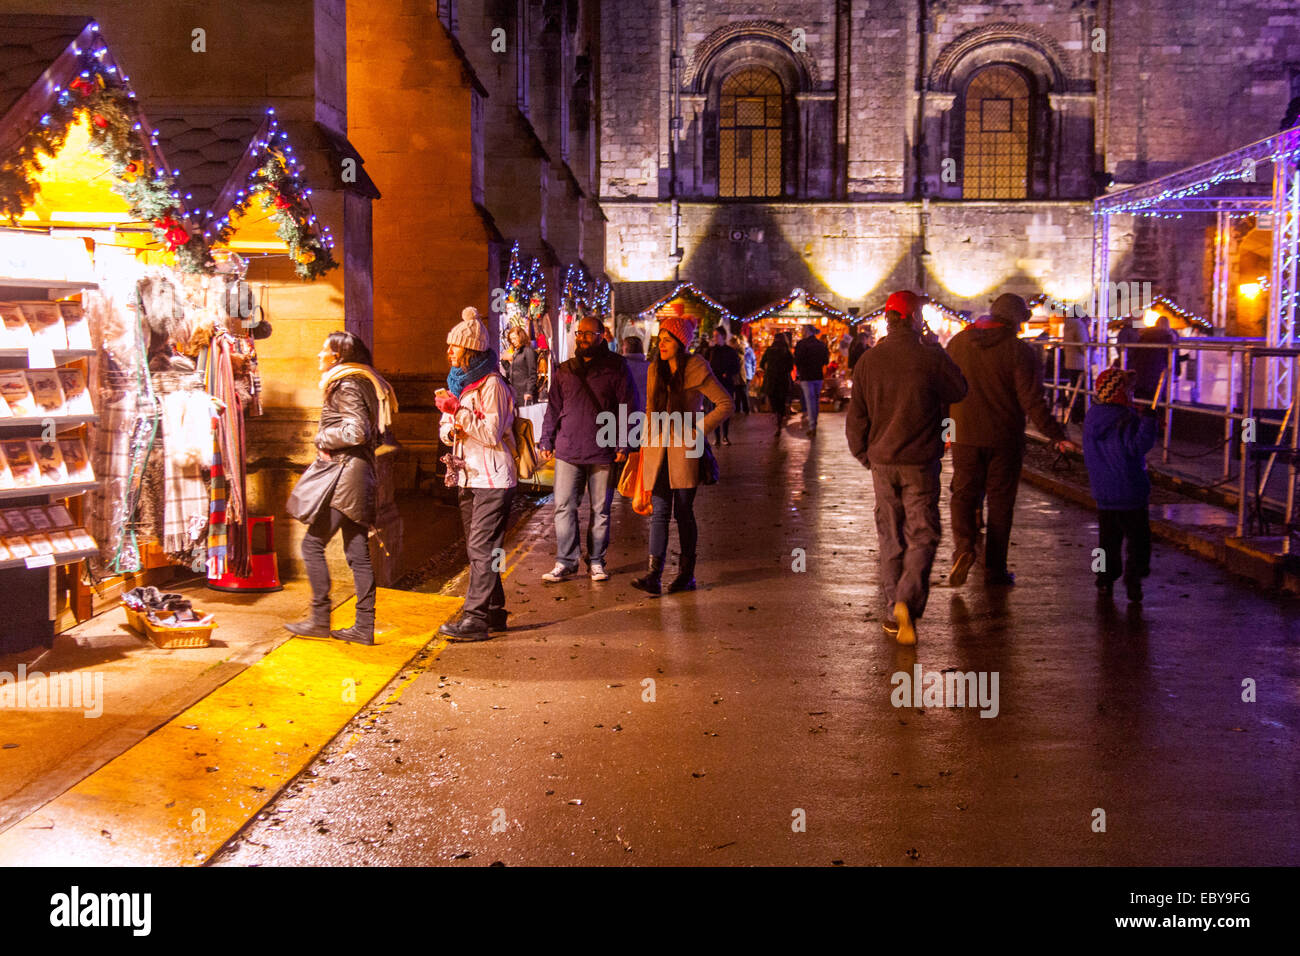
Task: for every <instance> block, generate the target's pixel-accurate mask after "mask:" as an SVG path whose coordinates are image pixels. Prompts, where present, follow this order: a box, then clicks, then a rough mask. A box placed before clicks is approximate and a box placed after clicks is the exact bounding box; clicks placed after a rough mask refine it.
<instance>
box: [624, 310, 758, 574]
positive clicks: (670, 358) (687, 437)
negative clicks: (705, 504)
mask: <svg viewBox="0 0 1300 956" xmlns="http://www.w3.org/2000/svg"><path fill="white" fill-rule="evenodd" d="M694 338H695V324H694V323H693V322H691V321H690V320H689V319H685V318H680V317H678V316H672V317H670V318H667V319H664V320H663V321H661V322H660V323H659V345H658V352H659V354H658V357H657V358H656V359H655V360H654V361H653V362H651V363H650V370H649V374H648V376H647V380H646V421H645V426H644V428H645V431H644V434H645V438H644V440H643V442H642V446H641V480H642V482H643V483H644V485H645V487H647V488H650V489H652V500H653V503H654V512H653V514H652V515H651V517H650V564H649V570H648V571H647V573H646V574H645V576H644V577H640V578H635V579H633V581H632V586H633V587H636V588H640V589H641V590H642V591H648V592H649V593H651V594H658V593H660V590H661V589H662V585H661V583H660V582H661V579H662V577H663V571H664V559H665V558H666V557H667V556H668V522H669V520H670V519H671V518H672V517H674V515H675V516H676V518H677V538H678V543H679V544H680V547H681V562H680V565H679V567H678V572H677V577H675V578H673V580H672V581H671V582H670V583H669V585H668V590H669V592H670V593H671V592H673V591H690V590H694V588H695V549H696V543H697V542H698V540H699V531H698V529H697V528H696V524H695V489H696V488H697V487H698V486H699V483H700V464H701V462H702V461H703V455H704V451H705V449H706V448H707V447H708V435H709V433H710V432H711V431H713V430H714V429H715V428H717V427H718V426H719V425H720V424H721V423H722V422H723V421H725V420H726V419H727V418H729V417H731V411H732V407H733V406H732V401H731V395H730V394H728V392H727V390H726V389H725V388H723V386H722V383H720V382H719V381H718V380H717V379H716V378H715V377H714V375H713V370H712V369H710V368H709V363H708V362H707V361H705V360H704V359H703V358H701V357H700V356H698V355H689V354H688V353H687V351H686V343H687V342H691V341H693V340H694ZM702 397H703V398H708V400H709V401H711V402H713V404H714V408H713V410H712V411H711V412H709V414H708V415H702V414H701V413H700V404H701V398H702ZM665 423H666V426H665Z"/></svg>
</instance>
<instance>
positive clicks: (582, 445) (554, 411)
mask: <svg viewBox="0 0 1300 956" xmlns="http://www.w3.org/2000/svg"><path fill="white" fill-rule="evenodd" d="M584 379H585V380H586V384H583V381H584ZM620 406H621V407H622V409H623V413H622V416H621V417H622V418H623V419H624V420H625V421H626V420H627V419H628V416H630V415H631V414H632V413H633V412H635V411H637V410H638V407H639V406H638V395H637V387H636V382H634V381H633V380H632V372H631V370H630V369H629V368H628V365H627V360H626V359H625V358H623V356H621V355H615V354H614V353H613V352H611V351H609V349H603V348H601V349H596V351H595V353H594V354H593V355H592V357H591V358H590V359H589V360H588V361H587V362H586V363H585V364H584V363H583V362H582V360H581V359H579V358H578V357H577V356H576V355H575V356H574V357H573V358H571V359H569V360H568V361H567V362H565V363H563V364H562V365H560V366H559V367H558V368H557V369H556V370H555V374H554V375H553V376H551V389H550V392H549V395H548V399H547V406H546V418H545V419H544V420H543V422H542V436H541V438H539V439H538V441H537V445H538V447H539V448H543V449H546V450H547V451H554V452H555V457H556V458H558V459H559V460H560V461H567V462H568V463H569V464H571V465H607V464H610V463H612V462H613V461H614V456H615V455H616V454H617V453H618V452H620V451H627V450H628V449H627V447H626V446H621V447H620V446H619V445H618V443H617V441H612V442H605V443H603V444H602V443H601V442H598V441H597V438H598V437H599V436H600V434H601V429H602V423H603V422H605V421H607V420H608V416H606V417H605V418H604V419H598V416H599V415H600V414H601V413H602V412H608V413H611V414H612V415H613V416H614V419H615V424H614V431H613V435H615V436H617V435H618V424H617V420H618V419H619V417H620V416H619V408H620ZM630 428H631V426H630V425H629V426H628V430H630ZM605 434H606V435H608V434H610V429H609V427H608V426H605Z"/></svg>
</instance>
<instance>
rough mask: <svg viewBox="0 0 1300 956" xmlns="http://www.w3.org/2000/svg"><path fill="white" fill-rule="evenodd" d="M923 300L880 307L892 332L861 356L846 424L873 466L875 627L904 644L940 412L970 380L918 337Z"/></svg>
mask: <svg viewBox="0 0 1300 956" xmlns="http://www.w3.org/2000/svg"><path fill="white" fill-rule="evenodd" d="M920 305H921V303H920V300H919V299H918V298H917V297H916V295H915V294H914V293H912V292H906V291H904V292H895V293H894V294H893V295H891V296H890V297H889V300H888V301H887V302H886V303H885V319H886V321H887V322H888V324H889V332H888V334H887V335H886V336H885V337H884V338H883V339H881V340H880V343H879V344H878V345H876V346H875V347H874V348H872V349H871V350H869V351H868V352H866V353H864V354H863V355H862V357H861V358H859V359H858V364H857V366H856V367H855V368H854V370H853V395H852V398H851V399H850V400H849V412H848V416H847V419H846V421H845V426H844V430H845V436H846V437H847V438H848V442H849V451H851V452H852V453H853V457H854V458H856V459H858V461H860V462H862V464H863V465H865V466H866V467H868V468H870V469H871V481H872V485H873V487H874V488H875V493H876V535H877V537H878V539H879V547H880V589H881V592H882V596H883V597H884V605H885V608H886V614H885V620H882V625H881V626H882V627H883V628H884V630H885V633H886V634H889V635H891V636H893V637H895V638H896V639H897V640H898V643H900V644H915V643H916V625H915V622H916V621H917V620H918V619H919V618H920V617H921V615H922V614H923V613H924V611H925V605H926V601H927V600H928V599H929V596H930V569H931V568H932V567H933V566H934V556H935V553H936V552H937V551H938V549H939V535H940V528H939V465H940V460H941V459H942V458H943V440H942V438H941V434H942V431H943V418H944V416H945V415H946V414H947V408H948V406H949V405H950V404H951V403H953V402H955V401H959V400H960V399H961V398H962V397H963V396H964V395H965V394H966V380H965V379H964V378H963V377H962V374H961V371H960V370H959V369H958V368H957V366H956V365H954V364H953V362H952V360H951V359H949V358H948V356H947V354H946V353H945V352H944V350H943V349H942V348H940V347H939V346H938V345H927V344H925V343H923V342H922V341H921V322H920V315H919V313H920ZM889 617H892V618H893V622H892V623H891V622H889V621H888V618H889Z"/></svg>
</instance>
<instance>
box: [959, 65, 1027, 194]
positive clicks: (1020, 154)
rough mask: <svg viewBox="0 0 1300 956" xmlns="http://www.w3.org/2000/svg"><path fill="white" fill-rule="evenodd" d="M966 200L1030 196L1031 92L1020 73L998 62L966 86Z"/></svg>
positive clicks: (982, 71)
mask: <svg viewBox="0 0 1300 956" xmlns="http://www.w3.org/2000/svg"><path fill="white" fill-rule="evenodd" d="M965 113H966V116H965V124H964V125H965V134H966V135H965V150H964V157H963V176H962V180H963V182H962V197H963V198H964V199H1025V198H1027V197H1028V195H1029V190H1028V181H1029V139H1030V95H1029V83H1028V82H1027V81H1026V80H1025V77H1024V74H1022V73H1021V72H1020V71H1019V70H1017V69H1015V68H1014V67H1011V66H1007V65H1006V64H1002V63H998V64H995V65H993V66H987V67H984V68H983V69H981V70H979V71H978V72H977V73H975V74H974V75H973V76H972V77H971V78H970V81H969V82H968V83H967V84H966V96H965Z"/></svg>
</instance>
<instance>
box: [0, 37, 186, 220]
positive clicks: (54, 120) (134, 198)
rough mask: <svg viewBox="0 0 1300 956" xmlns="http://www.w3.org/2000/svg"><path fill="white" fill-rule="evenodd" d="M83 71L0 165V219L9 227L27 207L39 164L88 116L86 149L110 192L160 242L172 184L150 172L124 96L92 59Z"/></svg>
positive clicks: (171, 209) (171, 207)
mask: <svg viewBox="0 0 1300 956" xmlns="http://www.w3.org/2000/svg"><path fill="white" fill-rule="evenodd" d="M85 65H86V67H87V68H86V69H85V70H83V71H82V72H81V74H80V75H79V76H77V77H76V79H74V80H73V81H72V82H71V83H69V84H68V88H67V89H66V90H60V91H59V94H58V96H57V97H56V99H55V102H54V104H53V105H52V106H51V107H50V111H49V112H48V113H46V114H45V115H44V116H42V117H41V119H40V122H39V123H38V124H37V125H36V126H34V127H32V129H31V130H29V131H28V133H27V136H26V137H24V139H23V141H22V142H21V143H20V144H19V145H18V148H17V150H16V151H15V152H14V154H13V155H12V156H9V157H6V158H5V159H4V160H3V162H0V218H3V219H6V220H8V221H9V222H11V223H12V222H14V221H16V220H17V219H18V217H19V216H21V215H22V214H23V212H24V211H25V210H26V209H27V208H28V207H30V206H31V205H32V203H33V202H34V201H35V199H36V195H37V193H38V192H39V191H40V187H39V186H38V184H37V177H38V176H39V175H40V173H41V171H42V170H43V169H44V167H45V162H44V160H45V159H46V158H51V159H52V158H53V157H54V156H55V155H56V154H57V153H58V151H59V150H60V149H62V148H63V144H64V143H65V142H66V141H67V138H68V132H69V130H70V129H71V128H72V126H73V125H74V124H75V123H76V122H77V120H78V119H79V118H80V117H81V116H87V117H88V118H89V121H90V145H91V148H92V149H94V150H95V151H96V152H97V153H99V154H100V155H101V156H103V157H104V159H105V160H106V161H107V162H108V163H109V167H110V169H111V171H112V174H113V179H112V189H113V191H114V192H115V193H117V194H118V195H119V196H121V197H122V198H123V199H125V200H126V202H127V205H128V206H129V207H130V209H131V215H132V217H133V218H136V219H140V220H144V221H149V222H152V223H153V227H154V228H153V231H154V238H155V239H157V240H158V241H160V242H165V241H166V239H165V232H166V230H165V228H162V227H160V225H159V221H160V220H162V219H164V218H166V217H169V216H173V214H175V213H176V212H177V209H178V204H177V202H176V198H175V196H174V195H173V190H172V183H171V180H170V178H169V177H168V176H167V175H166V173H165V171H162V170H154V169H152V168H151V165H150V163H149V160H148V157H147V156H146V153H145V149H144V146H143V145H142V143H141V141H140V136H139V135H138V133H137V131H138V130H139V129H140V123H139V121H138V120H137V119H136V115H137V113H136V109H135V104H134V103H132V102H131V99H130V96H129V94H128V93H127V91H126V90H125V89H123V87H121V86H120V85H117V84H116V83H112V82H109V80H108V79H107V78H106V74H105V73H104V72H102V70H101V69H100V64H99V61H98V58H97V57H94V56H89V57H88V58H87V60H86V63H85ZM177 225H179V224H177ZM173 238H178V236H173ZM188 239H189V236H188V234H186V241H188Z"/></svg>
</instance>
